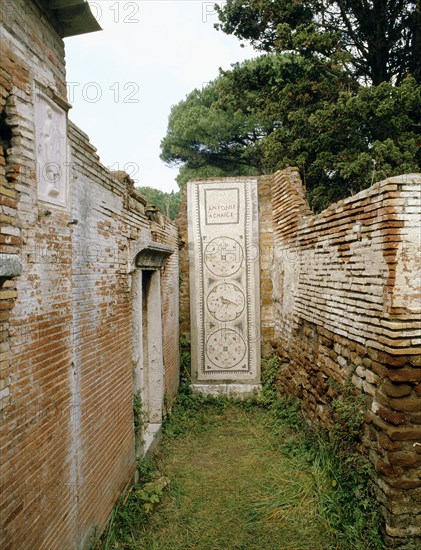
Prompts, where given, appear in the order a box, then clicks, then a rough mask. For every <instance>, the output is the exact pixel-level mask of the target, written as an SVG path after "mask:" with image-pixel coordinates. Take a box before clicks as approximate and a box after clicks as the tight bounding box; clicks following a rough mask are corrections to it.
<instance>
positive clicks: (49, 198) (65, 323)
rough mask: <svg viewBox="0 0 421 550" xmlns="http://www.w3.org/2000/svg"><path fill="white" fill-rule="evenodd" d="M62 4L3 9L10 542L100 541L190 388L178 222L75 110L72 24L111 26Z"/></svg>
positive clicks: (0, 393)
mask: <svg viewBox="0 0 421 550" xmlns="http://www.w3.org/2000/svg"><path fill="white" fill-rule="evenodd" d="M59 4H60V5H62V7H63V9H64V14H63V13H62V12H61V10H60V9H51V10H50V9H49V8H48V7H46V5H45V4H44V3H39V2H35V1H24V0H14V1H13V2H6V3H2V5H1V6H0V17H1V20H0V23H1V25H0V50H1V51H0V60H1V61H0V320H1V329H0V418H1V438H0V464H1V468H0V470H1V482H0V491H1V498H0V539H1V546H2V548H3V549H5V550H6V549H12V548H28V549H29V548H37V549H42V548H48V549H60V550H61V549H63V548H82V547H85V546H86V545H87V544H88V542H89V539H90V537H91V536H92V534H93V532H94V530H95V528H97V529H99V531H100V530H101V529H102V528H103V527H104V525H105V524H106V521H107V519H108V517H109V515H110V513H111V511H112V508H113V506H114V504H115V502H116V499H117V498H118V497H119V495H120V494H121V492H122V491H123V490H124V488H125V487H126V486H127V485H128V484H129V483H130V482H131V481H132V480H133V477H134V474H135V469H136V459H137V457H139V456H142V454H143V453H144V452H145V450H146V446H147V445H149V444H151V443H152V440H153V438H154V435H155V434H156V433H157V431H158V430H159V427H160V423H161V421H162V417H163V415H164V414H165V407H167V408H168V407H170V406H171V403H172V401H173V399H174V396H175V395H176V393H177V389H178V278H179V277H178V230H177V228H176V227H175V226H174V224H173V223H172V222H170V221H169V220H168V219H167V218H165V217H164V216H162V215H161V214H160V213H159V212H157V211H156V209H154V208H150V207H149V206H148V204H147V202H146V199H144V198H143V197H142V196H141V195H139V194H138V193H137V192H136V190H135V189H134V184H133V182H132V181H131V180H130V178H129V177H128V176H127V174H125V173H121V172H119V173H111V172H110V171H109V170H107V169H106V168H105V167H104V166H103V165H102V164H101V162H100V160H99V157H98V155H97V153H96V149H95V148H94V147H93V145H92V144H91V143H90V142H89V138H88V136H87V135H86V134H84V133H83V132H82V131H81V130H80V129H79V128H77V127H76V126H75V125H74V124H72V123H71V122H70V121H69V120H68V116H67V115H68V110H69V108H70V105H69V103H68V102H67V98H66V80H65V63H64V43H63V39H62V37H63V36H69V35H72V34H80V33H81V32H90V31H91V30H96V29H97V28H98V25H97V23H96V22H95V20H93V18H90V17H91V14H90V12H89V13H85V15H84V16H83V17H82V18H81V19H78V17H79V16H80V10H81V9H83V10H86V6H87V4H84V2H79V3H78V2H75V1H73V0H72V1H71V2H68V3H67V4H69V5H68V6H66V5H65V4H66V2H61V3H59ZM76 4H79V5H76ZM57 5H58V4H57ZM41 37H42V38H41ZM51 121H53V124H51V123H50V122H51ZM49 155H50V156H49ZM159 304H161V307H159ZM136 393H140V395H141V397H142V399H143V407H144V411H145V419H144V421H145V428H144V430H143V433H138V434H135V430H134V414H133V398H134V394H136ZM142 440H143V441H144V443H142Z"/></svg>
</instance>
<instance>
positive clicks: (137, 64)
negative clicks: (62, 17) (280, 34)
mask: <svg viewBox="0 0 421 550" xmlns="http://www.w3.org/2000/svg"><path fill="white" fill-rule="evenodd" d="M89 4H90V5H91V9H92V12H93V13H94V14H95V15H96V17H97V19H98V20H99V23H100V25H101V27H102V28H103V31H101V32H97V33H91V34H87V35H82V36H75V37H71V38H67V39H66V60H67V80H68V93H69V100H70V102H71V103H72V105H73V108H72V109H71V111H70V118H71V120H73V122H75V123H76V124H77V125H78V126H80V127H81V129H82V130H84V131H85V132H86V133H87V134H88V135H89V137H90V139H91V142H92V143H93V144H94V145H95V147H97V149H98V153H99V155H100V157H101V160H102V162H103V164H105V165H106V166H108V167H110V168H111V169H113V170H126V171H127V172H128V173H129V174H131V175H132V177H133V179H135V180H136V182H137V183H136V185H139V186H143V185H147V186H150V187H156V188H158V189H162V190H164V191H171V190H177V189H178V188H177V184H176V182H175V177H176V176H177V172H178V170H177V169H174V168H173V169H170V168H167V167H166V166H165V164H164V163H163V162H162V161H161V160H160V159H159V154H160V148H159V145H160V141H161V139H162V138H163V137H164V136H165V133H166V129H167V122H168V115H169V113H170V109H171V106H172V105H175V104H176V103H178V102H179V101H180V100H181V99H184V98H185V96H186V94H188V93H189V92H190V91H192V90H193V89H194V88H201V87H202V86H203V84H204V83H206V82H209V81H210V80H212V79H214V78H215V77H216V76H217V74H218V68H219V67H222V68H223V69H228V68H229V67H230V65H231V64H232V63H234V62H236V61H241V60H243V59H245V58H250V57H254V56H255V55H256V54H255V53H254V52H253V51H252V50H251V49H250V48H241V46H240V42H239V41H238V40H237V39H236V38H235V37H233V36H227V35H225V34H224V33H222V32H220V31H216V30H215V29H214V23H216V22H217V17H216V14H215V13H214V9H213V4H214V2H212V1H211V2H204V1H201V0H140V1H136V2H130V1H125V0H120V1H116V0H111V1H109V0H97V1H95V2H94V1H92V2H91V1H90V2H89Z"/></svg>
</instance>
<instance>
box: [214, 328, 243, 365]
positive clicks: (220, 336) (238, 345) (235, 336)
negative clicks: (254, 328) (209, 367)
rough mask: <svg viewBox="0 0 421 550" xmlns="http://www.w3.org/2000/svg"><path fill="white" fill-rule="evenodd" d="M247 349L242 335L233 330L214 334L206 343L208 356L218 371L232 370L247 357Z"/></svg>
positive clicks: (221, 330)
mask: <svg viewBox="0 0 421 550" xmlns="http://www.w3.org/2000/svg"><path fill="white" fill-rule="evenodd" d="M246 351H247V347H246V343H245V342H244V339H243V337H242V336H241V334H239V333H238V332H236V331H235V330H232V329H220V330H216V331H215V332H213V333H212V334H211V335H210V336H209V338H208V341H207V343H206V355H207V356H208V358H209V359H210V361H212V363H213V364H214V365H215V366H216V367H217V368H218V369H224V370H225V369H227V370H229V369H232V368H234V367H235V366H236V365H238V363H240V361H242V360H243V359H244V357H245V355H246Z"/></svg>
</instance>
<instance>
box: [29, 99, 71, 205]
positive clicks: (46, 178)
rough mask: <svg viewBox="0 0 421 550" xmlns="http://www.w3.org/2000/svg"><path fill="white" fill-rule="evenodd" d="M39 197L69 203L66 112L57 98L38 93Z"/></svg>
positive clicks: (36, 117) (37, 149) (36, 105)
mask: <svg viewBox="0 0 421 550" xmlns="http://www.w3.org/2000/svg"><path fill="white" fill-rule="evenodd" d="M35 128H36V158H37V180H38V198H39V199H41V200H42V201H45V202H49V203H51V204H55V205H57V206H66V203H67V172H68V164H67V154H66V153H67V145H66V144H67V141H66V140H67V138H66V114H65V112H64V111H63V109H61V108H60V107H59V106H58V105H57V104H56V103H54V101H52V100H50V99H49V98H47V97H46V96H44V94H42V93H40V92H38V93H37V94H36V99H35Z"/></svg>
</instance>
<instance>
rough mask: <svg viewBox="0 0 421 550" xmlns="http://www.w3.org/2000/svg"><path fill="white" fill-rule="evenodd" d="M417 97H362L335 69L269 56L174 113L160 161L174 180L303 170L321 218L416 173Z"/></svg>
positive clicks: (384, 92) (420, 103)
mask: <svg viewBox="0 0 421 550" xmlns="http://www.w3.org/2000/svg"><path fill="white" fill-rule="evenodd" d="M419 112H421V87H420V86H418V85H417V84H416V82H415V80H414V79H412V78H407V79H404V80H403V81H402V83H401V85H400V86H393V85H392V84H389V83H387V82H384V83H382V84H381V85H379V86H376V87H372V86H371V87H361V86H359V85H358V84H357V83H356V81H355V80H353V79H351V78H350V77H349V76H348V75H347V74H346V73H345V72H344V71H341V70H340V69H339V68H338V66H337V65H335V63H333V62H331V61H322V60H320V59H317V58H311V59H310V58H305V57H302V56H299V55H293V54H287V55H264V56H261V57H259V58H257V59H254V60H251V61H246V62H244V63H242V64H238V65H235V66H234V67H233V69H232V70H231V71H225V72H221V74H220V76H219V77H218V78H217V79H216V80H215V81H214V82H212V83H210V84H209V85H208V86H207V87H206V88H204V89H203V90H195V91H194V92H192V93H191V94H190V95H189V96H188V97H187V98H186V100H184V101H182V102H180V103H179V104H178V105H176V106H175V107H174V108H173V109H172V112H171V116H170V119H169V126H168V133H167V136H166V137H165V138H164V139H163V140H162V144H161V147H162V155H161V158H163V159H164V160H165V161H166V162H168V163H170V164H177V163H182V164H183V166H182V168H181V171H180V176H179V178H178V181H179V184H180V185H184V184H185V182H186V181H187V179H190V178H194V177H209V176H233V175H238V176H241V175H256V174H263V173H272V172H274V171H276V170H278V169H282V168H285V167H286V166H297V167H298V168H299V169H300V172H301V176H302V179H303V181H304V183H305V185H306V188H307V192H308V198H309V202H310V206H312V208H313V209H314V210H316V211H320V210H322V209H323V208H325V207H326V206H327V205H328V204H330V203H331V202H334V201H337V200H339V199H342V198H344V197H346V196H348V195H350V194H353V193H356V192H358V191H360V190H362V189H364V188H366V187H369V186H370V185H371V184H372V183H373V182H374V181H379V180H380V179H384V178H386V177H390V176H393V175H398V174H402V173H408V172H414V171H415V172H416V171H418V170H419V165H420V160H421V156H420V151H419V135H420V131H421V128H420V121H419V120H420V119H419Z"/></svg>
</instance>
